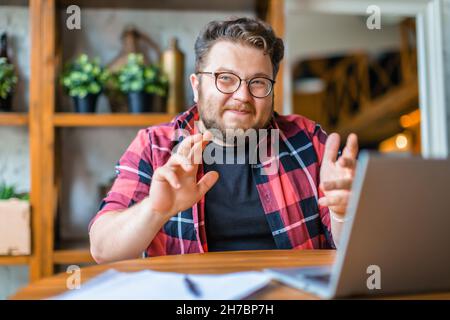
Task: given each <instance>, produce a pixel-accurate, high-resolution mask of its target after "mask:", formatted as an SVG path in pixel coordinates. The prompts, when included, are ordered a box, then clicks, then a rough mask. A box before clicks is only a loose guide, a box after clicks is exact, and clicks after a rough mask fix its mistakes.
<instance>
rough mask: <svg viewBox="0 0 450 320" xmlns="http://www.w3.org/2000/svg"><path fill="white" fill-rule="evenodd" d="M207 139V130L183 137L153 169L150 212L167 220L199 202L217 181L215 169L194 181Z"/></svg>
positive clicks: (209, 136)
mask: <svg viewBox="0 0 450 320" xmlns="http://www.w3.org/2000/svg"><path fill="white" fill-rule="evenodd" d="M211 138H212V135H211V133H210V132H208V131H207V132H206V133H204V134H200V133H199V134H195V135H192V136H189V137H187V138H185V139H184V140H183V141H182V142H181V143H180V145H179V147H178V149H177V152H176V153H175V154H173V155H172V156H171V157H170V158H169V160H168V161H167V163H166V164H165V165H164V166H162V167H159V168H158V169H156V170H155V172H154V173H153V177H152V184H151V187H150V193H149V199H150V208H151V210H152V211H154V212H157V213H159V214H161V215H164V216H165V218H166V219H170V217H172V216H173V215H175V214H177V213H178V212H180V211H183V210H186V209H188V208H190V207H192V206H193V205H194V204H195V203H197V202H198V201H200V199H201V198H202V197H203V195H204V194H205V193H206V192H207V191H208V190H209V189H210V188H211V187H212V186H213V185H214V184H215V183H216V182H217V180H218V178H219V174H218V173H217V172H215V171H210V172H208V173H206V174H205V175H204V176H203V177H202V178H201V179H200V181H198V182H197V171H198V165H199V164H200V163H201V161H202V154H203V149H204V147H205V146H206V144H207V143H208V141H209V140H211Z"/></svg>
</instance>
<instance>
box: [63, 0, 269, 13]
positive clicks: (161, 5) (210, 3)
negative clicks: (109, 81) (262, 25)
mask: <svg viewBox="0 0 450 320" xmlns="http://www.w3.org/2000/svg"><path fill="white" fill-rule="evenodd" d="M261 2H263V3H264V2H266V0H264V1H261V0H228V1H221V0H191V1H186V0H170V1H142V0H128V1H123V0H58V1H57V4H58V6H59V8H65V7H67V6H69V5H72V4H75V5H78V6H80V7H82V8H115V9H124V8H125V9H152V10H199V11H200V10H201V11H206V10H220V11H254V10H255V7H256V6H260V5H261V4H260V3H261Z"/></svg>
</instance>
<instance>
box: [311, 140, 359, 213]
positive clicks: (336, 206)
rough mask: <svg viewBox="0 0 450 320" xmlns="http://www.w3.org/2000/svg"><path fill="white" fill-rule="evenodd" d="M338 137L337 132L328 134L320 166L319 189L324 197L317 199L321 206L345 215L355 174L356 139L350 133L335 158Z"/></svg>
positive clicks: (338, 141) (338, 142) (338, 143)
mask: <svg viewBox="0 0 450 320" xmlns="http://www.w3.org/2000/svg"><path fill="white" fill-rule="evenodd" d="M339 145H340V137H339V135H338V134H337V133H332V134H330V135H329V136H328V139H327V142H326V145H325V152H324V156H323V160H322V166H321V168H320V181H321V183H320V186H319V187H320V189H321V190H322V191H323V193H324V195H325V196H324V197H322V198H320V199H319V204H320V205H321V206H327V207H328V208H329V209H330V210H331V211H333V212H334V213H335V214H337V215H339V216H341V217H342V216H343V215H345V212H346V210H347V205H348V200H349V198H350V192H351V187H352V183H353V178H354V176H355V168H356V156H357V154H358V139H357V136H356V134H354V133H352V134H350V135H349V136H348V138H347V143H346V145H345V148H344V150H343V152H342V155H341V156H340V157H339V159H337V156H338V151H339Z"/></svg>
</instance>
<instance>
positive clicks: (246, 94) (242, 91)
mask: <svg viewBox="0 0 450 320" xmlns="http://www.w3.org/2000/svg"><path fill="white" fill-rule="evenodd" d="M233 98H234V99H236V100H239V101H242V102H249V101H251V100H252V99H253V96H252V95H251V94H250V90H249V88H248V85H247V82H245V81H242V83H241V85H240V87H239V89H237V90H236V92H235V93H233Z"/></svg>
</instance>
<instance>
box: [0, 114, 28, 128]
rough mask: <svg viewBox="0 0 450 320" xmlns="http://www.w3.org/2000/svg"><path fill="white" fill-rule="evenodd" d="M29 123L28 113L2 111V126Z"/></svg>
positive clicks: (0, 123)
mask: <svg viewBox="0 0 450 320" xmlns="http://www.w3.org/2000/svg"><path fill="white" fill-rule="evenodd" d="M27 124H28V114H27V113H10V112H0V125H2V126H25V125H27Z"/></svg>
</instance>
